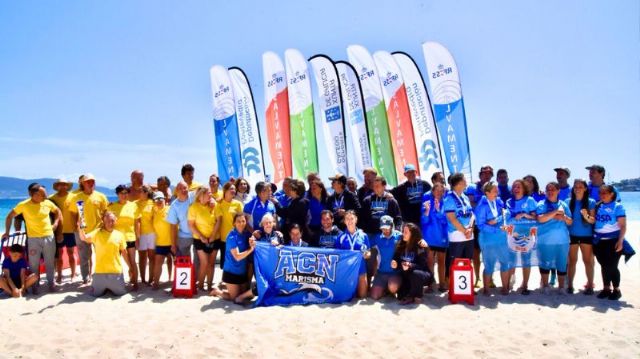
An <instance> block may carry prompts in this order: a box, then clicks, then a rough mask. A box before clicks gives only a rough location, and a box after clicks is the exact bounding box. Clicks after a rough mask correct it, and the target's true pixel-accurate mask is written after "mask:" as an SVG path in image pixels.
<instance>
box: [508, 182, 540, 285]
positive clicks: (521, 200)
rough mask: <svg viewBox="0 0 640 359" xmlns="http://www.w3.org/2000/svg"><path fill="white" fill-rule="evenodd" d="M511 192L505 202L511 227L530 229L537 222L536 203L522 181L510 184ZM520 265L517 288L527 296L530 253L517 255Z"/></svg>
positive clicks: (513, 271)
mask: <svg viewBox="0 0 640 359" xmlns="http://www.w3.org/2000/svg"><path fill="white" fill-rule="evenodd" d="M511 192H512V193H513V197H511V198H510V199H509V200H508V201H507V209H508V210H509V214H510V216H511V217H510V220H509V224H511V225H515V226H518V225H522V226H523V227H525V228H526V227H530V226H531V224H533V223H536V222H537V216H536V208H537V206H538V205H537V203H536V201H535V200H534V199H533V198H531V197H530V196H529V188H528V187H527V185H526V183H525V182H524V180H521V179H517V180H515V181H513V183H512V184H511ZM517 256H519V258H520V260H521V262H522V263H521V265H522V284H521V285H520V286H519V287H518V290H520V294H522V295H529V294H530V293H531V291H530V290H529V276H530V275H531V252H527V253H518V254H517ZM511 274H512V275H515V269H512V270H511Z"/></svg>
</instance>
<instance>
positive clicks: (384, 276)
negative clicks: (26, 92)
mask: <svg viewBox="0 0 640 359" xmlns="http://www.w3.org/2000/svg"><path fill="white" fill-rule="evenodd" d="M380 231H381V233H378V234H376V235H375V237H373V239H372V240H371V247H376V248H378V257H379V261H378V262H379V267H378V271H377V272H376V275H375V277H374V278H373V285H372V286H371V293H370V296H371V298H372V299H374V300H378V299H380V298H382V296H383V295H384V293H385V291H388V292H389V293H390V294H391V295H395V294H396V292H397V291H398V289H399V288H400V283H401V280H400V276H399V275H398V271H397V269H394V268H391V261H392V260H393V254H394V252H395V250H396V244H397V243H398V241H399V240H400V238H402V233H400V231H396V230H394V229H393V218H391V217H390V216H382V218H380Z"/></svg>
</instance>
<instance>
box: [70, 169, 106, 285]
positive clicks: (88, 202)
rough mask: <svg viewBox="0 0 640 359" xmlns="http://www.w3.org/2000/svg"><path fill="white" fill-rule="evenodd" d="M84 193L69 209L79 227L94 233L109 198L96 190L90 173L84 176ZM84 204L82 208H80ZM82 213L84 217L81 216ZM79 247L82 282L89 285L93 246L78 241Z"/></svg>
mask: <svg viewBox="0 0 640 359" xmlns="http://www.w3.org/2000/svg"><path fill="white" fill-rule="evenodd" d="M81 185H82V186H81V187H82V192H78V193H76V194H75V196H74V200H73V201H72V203H71V206H70V207H69V211H70V212H71V213H73V215H75V216H77V218H78V223H77V225H78V227H84V228H83V229H84V231H85V232H86V233H88V232H92V231H94V230H95V229H96V228H98V227H99V226H100V225H101V224H102V220H101V218H102V215H103V214H104V212H105V211H106V210H107V206H108V205H109V201H108V200H107V196H105V195H104V194H102V193H100V192H98V191H96V190H95V187H96V179H95V177H94V176H93V175H92V174H90V173H88V174H86V175H84V176H82V181H81ZM78 203H82V206H78ZM81 213H82V215H80V214H81ZM76 244H77V245H78V255H79V257H80V274H81V275H82V282H83V283H84V284H87V283H89V281H90V280H91V267H92V265H91V245H90V244H87V243H85V242H84V241H79V240H76Z"/></svg>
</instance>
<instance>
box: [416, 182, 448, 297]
mask: <svg viewBox="0 0 640 359" xmlns="http://www.w3.org/2000/svg"><path fill="white" fill-rule="evenodd" d="M444 192H445V188H444V185H443V184H442V183H439V182H436V183H434V185H433V188H432V189H431V196H430V197H429V198H428V199H427V200H425V201H424V203H423V205H422V217H421V220H420V224H421V229H422V237H423V238H424V239H425V241H426V242H427V244H428V245H429V248H430V249H431V250H430V251H429V254H428V255H429V258H428V263H429V270H430V271H431V273H434V272H435V271H434V265H435V264H436V263H437V264H438V290H439V291H440V292H445V291H446V290H447V281H446V277H447V276H446V273H445V263H446V259H447V248H448V247H449V237H448V235H447V216H446V214H445V212H444V204H443V201H444Z"/></svg>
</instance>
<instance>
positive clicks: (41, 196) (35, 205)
mask: <svg viewBox="0 0 640 359" xmlns="http://www.w3.org/2000/svg"><path fill="white" fill-rule="evenodd" d="M29 197H30V198H29V199H26V200H24V201H22V202H20V203H18V204H17V205H16V206H15V207H14V208H13V209H12V210H11V212H9V214H8V215H7V218H6V220H5V233H4V235H3V236H2V238H3V239H5V238H8V237H9V230H10V229H11V222H12V221H13V217H15V216H17V215H20V214H22V216H23V217H24V221H25V225H26V227H27V246H28V247H29V266H30V268H31V270H32V271H33V272H35V273H36V274H37V275H38V282H39V277H40V256H41V255H42V256H43V257H44V264H45V268H46V271H47V282H48V284H49V291H50V292H53V291H55V289H56V287H55V282H54V274H55V273H54V269H55V268H54V265H55V256H56V241H55V239H54V235H53V233H54V231H55V230H56V228H57V227H58V225H60V223H61V222H62V220H63V218H62V212H61V211H60V209H59V208H58V207H56V205H55V204H54V203H53V202H51V201H49V200H47V192H46V191H45V189H44V187H42V186H41V185H39V184H37V183H34V184H31V185H30V186H29ZM51 213H53V215H54V218H53V221H52V220H51V218H50V217H49V214H51ZM37 287H38V283H36V284H35V285H34V291H37Z"/></svg>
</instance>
